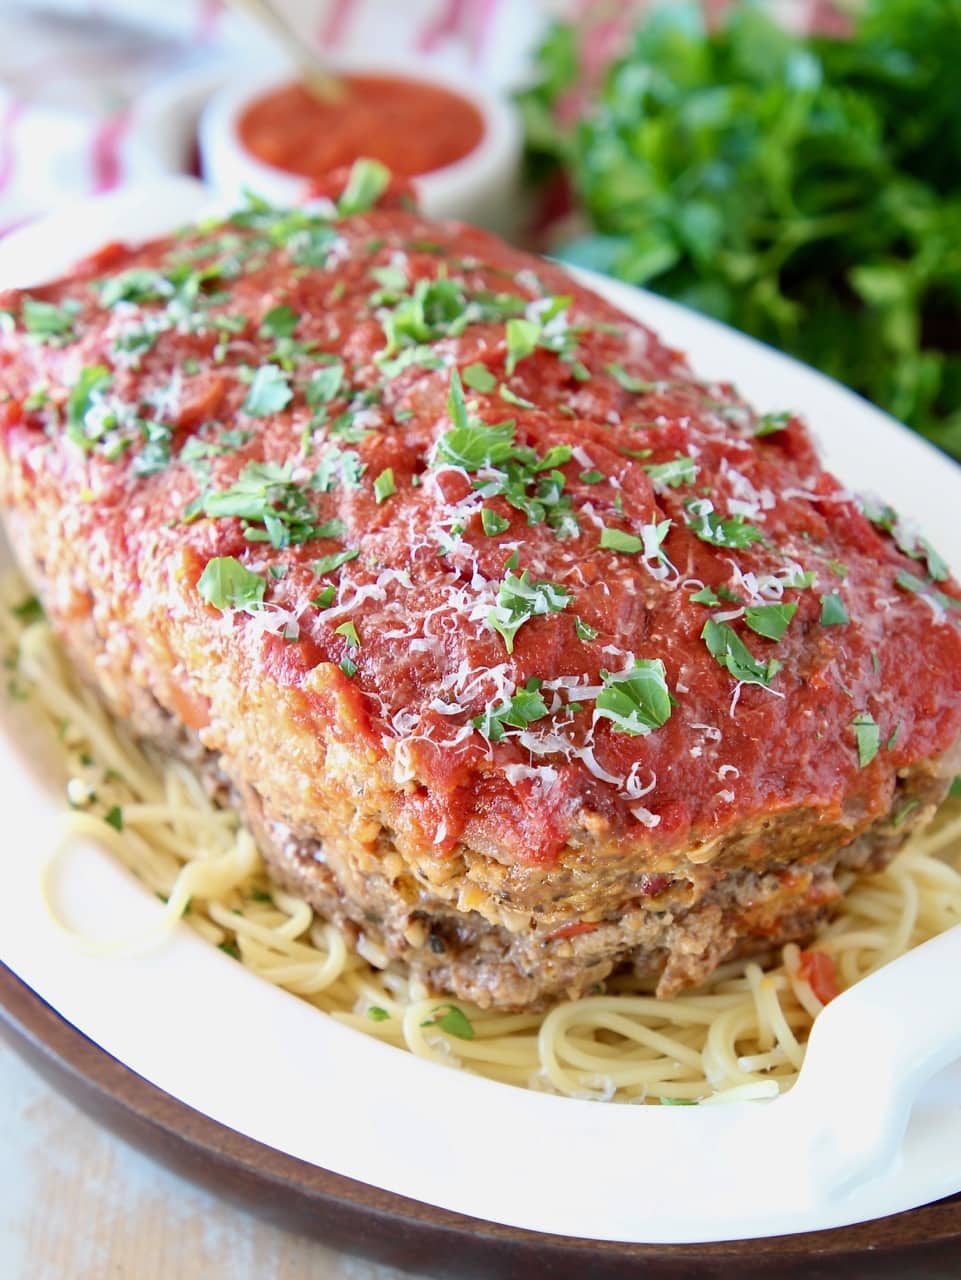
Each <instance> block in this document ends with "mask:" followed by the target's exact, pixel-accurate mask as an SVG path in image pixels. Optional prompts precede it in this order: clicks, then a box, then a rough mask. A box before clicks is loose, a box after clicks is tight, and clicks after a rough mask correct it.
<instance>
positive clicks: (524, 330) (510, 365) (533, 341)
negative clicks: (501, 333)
mask: <svg viewBox="0 0 961 1280" xmlns="http://www.w3.org/2000/svg"><path fill="white" fill-rule="evenodd" d="M540 336H541V325H539V324H538V323H537V321H536V320H524V319H521V318H519V317H518V318H515V319H511V320H508V322H507V372H508V373H509V374H511V373H513V372H514V370H515V369H516V368H517V366H518V364H520V362H521V361H522V360H526V358H527V357H528V356H529V355H531V354H532V353H533V352H534V351H536V350H537V340H538V338H539V337H540Z"/></svg>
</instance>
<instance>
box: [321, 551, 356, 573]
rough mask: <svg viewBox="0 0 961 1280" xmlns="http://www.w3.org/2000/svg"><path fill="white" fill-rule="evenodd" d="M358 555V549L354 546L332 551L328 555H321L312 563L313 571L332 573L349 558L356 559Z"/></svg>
mask: <svg viewBox="0 0 961 1280" xmlns="http://www.w3.org/2000/svg"><path fill="white" fill-rule="evenodd" d="M359 555H360V551H359V550H358V549H357V548H356V547H348V548H347V549H346V550H344V551H334V552H332V553H331V554H330V555H329V556H321V557H320V559H319V560H315V561H314V563H313V570H314V573H318V574H325V573H333V572H334V571H335V570H336V569H339V568H340V566H341V565H342V564H347V562H348V561H349V560H356V559H357V557H358V556H359Z"/></svg>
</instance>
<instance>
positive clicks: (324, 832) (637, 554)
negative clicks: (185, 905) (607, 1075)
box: [0, 175, 961, 1008]
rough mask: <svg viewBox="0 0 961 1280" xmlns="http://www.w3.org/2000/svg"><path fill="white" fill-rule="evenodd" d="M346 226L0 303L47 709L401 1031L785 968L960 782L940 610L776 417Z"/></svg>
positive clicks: (10, 517)
mask: <svg viewBox="0 0 961 1280" xmlns="http://www.w3.org/2000/svg"><path fill="white" fill-rule="evenodd" d="M368 176H370V175H368ZM375 176H376V175H375ZM355 178H356V175H355ZM362 186H363V184H360V187H359V186H358V184H357V182H356V181H355V182H354V184H353V191H352V194H351V197H350V199H349V200H348V201H347V205H348V206H350V208H349V209H348V208H347V207H345V206H344V205H343V204H342V205H341V207H340V208H338V205H337V203H336V197H337V196H338V193H339V191H340V190H341V187H342V184H341V185H340V186H338V185H337V184H336V183H334V184H332V185H331V186H330V187H329V189H328V195H329V196H331V197H333V198H332V199H328V198H326V197H324V196H322V197H320V198H318V200H317V201H316V202H315V203H313V204H312V205H309V206H307V207H306V208H305V209H302V210H297V211H293V212H291V211H273V210H269V209H266V208H261V207H259V206H258V207H256V208H253V209H251V210H247V211H245V212H243V213H241V214H239V215H237V216H235V217H234V218H232V219H229V220H227V221H226V222H223V223H221V224H219V225H216V226H210V225H206V226H204V227H203V228H201V229H188V230H187V231H185V232H183V233H181V234H178V235H176V236H173V237H170V238H168V239H164V240H160V241H155V242H153V243H151V244H148V245H146V246H143V247H140V248H126V247H121V246H117V245H113V246H108V247H107V248H105V249H104V250H103V251H101V252H100V253H99V254H97V255H96V256H95V257H94V258H92V259H90V260H89V261H87V262H85V263H84V264H82V265H81V266H80V267H78V269H77V270H76V271H75V272H74V273H73V274H71V275H70V276H69V277H67V278H65V279H63V280H60V281H57V282H56V283H54V284H49V285H46V286H44V287H42V288H37V289H33V290H30V291H27V292H22V291H21V292H16V293H8V294H6V295H3V296H2V297H0V308H2V310H3V315H4V324H3V328H2V332H0V382H2V389H3V394H4V400H3V403H2V405H0V500H2V504H3V507H4V511H5V521H6V526H7V530H8V533H9V535H10V538H11V541H12V542H13V544H14V547H15V550H16V552H17V554H18V557H19V559H20V560H21V563H22V564H23V565H24V567H25V568H26V570H27V572H28V573H29V574H30V576H31V578H32V579H33V581H34V582H35V583H36V585H37V589H38V591H39V593H40V595H41V598H42V600H43V603H44V606H45V608H46V609H47V612H48V614H49V616H50V618H51V621H52V622H53V624H54V626H55V627H56V628H57V630H58V632H59V633H60V635H61V637H62V639H63V641H64V643H65V644H66V646H67V648H68V650H69V652H70V654H71V656H72V659H73V661H74V663H75V664H76V667H77V669H78V670H79V671H80V672H81V673H82V674H83V676H84V677H85V679H87V680H88V681H89V682H90V683H91V685H92V686H93V687H95V688H96V689H97V690H98V691H99V693H100V695H101V696H102V697H103V699H104V701H105V702H106V703H107V704H108V706H109V707H110V708H111V710H112V711H113V712H114V713H116V714H117V715H118V716H120V717H121V718H124V719H126V720H128V721H129V722H130V724H131V725H132V727H133V729H134V731H135V732H136V733H137V734H138V735H139V736H140V737H142V738H144V739H146V740H150V741H154V742H157V743H160V744H162V745H163V746H164V748H165V749H167V750H172V751H176V752H178V753H180V754H182V755H183V756H184V757H185V758H188V759H190V760H191V762H192V763H193V764H194V765H195V767H197V768H198V769H200V770H202V771H204V772H205V773H206V774H207V775H208V776H209V777H211V778H212V779H214V780H215V785H218V786H220V787H222V788H224V789H225V793H228V792H229V794H230V795H231V796H232V798H233V800H234V802H235V803H236V804H237V805H238V806H239V808H240V810H241V811H242V813H243V815H244V817H245V819H246V820H247V821H248V822H249V823H250V825H251V827H252V829H253V830H254V831H255V833H256V834H257V836H258V838H259V839H260V841H261V845H262V848H263V852H264V856H265V858H266V859H267V862H268V866H269V868H270V871H271V873H272V875H273V876H274V877H275V878H276V879H277V881H278V882H280V883H282V884H284V885H286V886H287V887H289V888H291V889H292V890H294V891H295V892H297V893H299V894H302V895H303V896H304V897H305V898H307V899H308V900H309V901H310V902H311V903H313V904H314V905H315V906H316V907H317V908H318V910H320V911H321V912H323V913H324V914H325V915H327V916H329V917H331V918H333V919H335V920H337V921H338V923H340V924H341V925H342V926H343V927H344V928H345V929H347V931H348V932H349V933H350V934H351V936H352V937H353V938H354V939H355V941H356V942H357V944H358V946H359V947H360V948H361V950H362V951H363V953H364V954H366V955H368V956H372V957H374V958H375V959H376V958H379V957H383V958H384V959H386V958H388V957H393V958H399V959H402V960H404V961H405V962H406V963H408V964H409V965H410V967H411V970H412V971H413V972H414V973H415V974H416V975H417V976H418V977H420V978H422V979H423V980H424V981H425V982H427V983H428V985H430V986H431V987H432V988H433V989H434V990H436V991H438V992H441V991H444V992H452V993H454V994H456V995H460V996H465V997H470V998H471V999H474V1000H476V1001H477V1002H478V1003H479V1004H481V1005H485V1006H486V1005H497V1006H501V1007H505V1008H523V1007H532V1006H537V1005H541V1004H543V1003H545V1002H546V1001H549V1000H551V999H554V998H557V997H559V996H562V995H572V996H576V995H579V994H582V993H584V992H585V991H587V990H589V989H591V988H592V987H593V986H594V985H595V984H596V983H598V982H599V981H601V980H603V979H604V978H605V977H606V976H607V975H608V974H609V973H611V972H612V971H613V970H614V969H617V968H623V967H627V966H629V967H632V968H633V969H634V970H635V972H636V973H637V974H638V976H639V978H640V979H642V980H643V981H645V982H649V983H650V984H651V985H652V986H654V987H656V989H657V991H658V993H659V994H661V995H670V994H673V993H674V992H676V991H678V990H680V989H682V988H684V987H687V986H690V985H692V984H696V983H698V982H701V981H703V979H704V978H706V977H707V976H708V975H709V974H710V972H711V971H712V970H713V968H714V967H715V966H716V965H717V964H718V963H720V962H721V961H722V960H724V959H725V958H726V957H728V956H730V955H733V954H747V953H760V952H765V951H769V950H771V948H773V947H774V946H776V945H777V944H778V943H780V942H782V941H784V940H787V939H789V938H796V939H799V940H803V939H804V938H806V937H808V936H809V935H810V934H811V932H812V930H813V929H814V928H815V927H816V926H817V924H818V923H819V922H820V921H821V920H822V919H823V918H824V917H825V916H826V914H827V913H828V912H830V910H831V908H832V907H833V906H835V905H836V903H837V901H838V898H839V890H838V888H837V884H836V881H835V872H836V870H837V869H838V868H840V867H862V866H870V867H879V866H881V865H883V864H884V863H885V862H886V861H887V860H889V858H890V857H891V856H892V855H893V854H894V852H895V851H896V850H897V848H898V847H899V845H900V844H901V843H902V842H903V840H904V838H905V837H906V836H907V835H908V833H909V832H911V831H912V830H914V829H916V828H917V827H918V826H919V825H921V824H923V823H924V822H926V821H927V820H928V819H929V818H930V816H931V814H932V813H933V811H934V808H935V807H936V805H937V803H938V801H939V800H940V798H941V796H942V795H943V794H944V791H945V790H946V788H947V785H948V782H949V780H950V778H951V776H952V775H953V774H954V772H955V770H956V768H957V766H958V739H959V734H961V696H959V695H961V636H959V631H958V619H959V617H961V606H959V603H958V596H959V589H958V587H957V584H956V583H955V582H954V581H953V580H952V579H951V578H950V577H949V576H948V572H947V568H946V566H944V564H943V562H942V561H941V560H940V557H938V556H937V553H936V552H935V551H934V549H933V548H931V547H930V546H929V545H928V544H927V543H926V542H925V541H924V539H923V538H922V537H921V535H920V534H919V533H918V532H917V531H916V530H914V529H913V528H911V527H910V525H909V524H908V523H907V522H905V521H902V520H899V519H898V517H897V515H896V514H895V513H894V512H893V511H891V510H890V509H889V508H885V507H883V506H881V505H880V504H877V503H870V504H869V503H865V502H862V501H861V500H859V499H858V498H857V497H856V496H855V495H854V494H852V493H850V492H848V491H847V490H846V489H845V488H844V487H843V486H842V485H841V484H840V483H839V482H838V481H837V480H835V479H834V478H833V477H832V476H830V475H829V474H827V473H826V472H825V471H824V470H823V469H822V467H821V466H820V464H819V462H818V459H817V456H816V453H815V451H814V448H813V446H812V444H811V440H810V437H809V435H808V433H807V430H806V428H805V427H804V425H803V424H802V423H801V422H800V421H799V420H798V419H797V418H796V417H793V416H791V415H790V414H784V415H765V416H758V415H757V414H756V413H754V412H753V411H752V410H751V409H750V408H749V407H748V406H747V405H745V404H744V403H743V402H742V401H741V400H740V399H739V398H738V396H737V394H736V392H735V390H734V389H733V388H732V387H730V386H726V385H717V384H710V385H708V384H705V383H703V382H699V381H698V380H697V378H696V377H695V376H694V375H693V374H692V372H691V371H690V369H689V368H688V366H687V364H686V361H685V359H684V357H683V355H682V354H681V353H679V352H677V351H674V350H672V349H670V348H669V347H667V346H665V345H664V344H663V343H662V342H661V341H659V339H658V338H657V337H656V336H655V335H654V334H653V333H652V332H651V331H650V330H648V329H647V328H645V327H644V326H643V325H640V324H638V323H636V322H635V321H633V320H631V319H630V318H628V317H626V316H624V315H623V314H621V313H620V312H619V311H617V310H616V309H615V308H613V307H611V306H610V305H608V304H607V303H606V302H604V301H602V300H601V299H599V298H598V297H596V296H595V295H594V294H593V293H591V292H590V291H589V290H588V289H586V288H584V287H582V286H581V285H580V284H579V283H576V282H574V281H572V280H571V279H570V278H569V277H568V276H567V275H565V273H564V272H563V271H561V270H560V269H559V268H558V267H556V266H554V265H551V264H548V263H546V262H543V261H541V260H540V259H537V258H533V257H530V256H529V255H526V254H524V253H521V252H519V251H517V250H514V249H512V248H509V247H507V246H505V245H504V244H502V243H501V242H500V241H498V240H497V239H495V238H494V237H492V236H489V235H487V234H485V233H482V232H480V231H475V230H472V229H470V228H466V227H463V226H461V225H459V224H453V223H434V222H430V221H428V220H426V219H424V218H422V217H421V216H420V215H419V214H418V213H417V212H416V211H413V210H412V209H411V208H410V207H409V204H408V202H407V201H406V200H405V199H404V198H403V197H402V196H397V195H395V194H393V193H391V192H390V191H388V192H387V194H386V196H385V197H384V198H383V199H381V200H380V201H379V202H376V203H375V202H372V200H371V199H370V197H369V196H368V198H367V199H366V200H365V199H364V198H360V199H358V190H360V189H362ZM373 186H374V187H376V186H377V183H376V182H374V183H373ZM358 205H360V208H358V207H357V206H358ZM365 205H367V206H369V207H365Z"/></svg>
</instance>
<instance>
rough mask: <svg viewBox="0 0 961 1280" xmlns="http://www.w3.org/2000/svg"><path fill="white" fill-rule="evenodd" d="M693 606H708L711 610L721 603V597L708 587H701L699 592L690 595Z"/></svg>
mask: <svg viewBox="0 0 961 1280" xmlns="http://www.w3.org/2000/svg"><path fill="white" fill-rule="evenodd" d="M691 600H692V602H693V603H694V604H706V605H710V607H711V608H712V609H714V608H716V607H717V606H718V605H719V604H720V603H721V597H720V596H719V595H718V594H717V593H716V592H715V591H713V590H712V589H711V588H710V587H702V588H701V589H700V591H695V592H693V593H692V595H691Z"/></svg>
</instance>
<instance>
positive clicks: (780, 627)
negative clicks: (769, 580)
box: [744, 604, 797, 640]
mask: <svg viewBox="0 0 961 1280" xmlns="http://www.w3.org/2000/svg"><path fill="white" fill-rule="evenodd" d="M796 613H797V605H796V604H759V605H749V606H748V607H747V608H746V609H745V610H744V621H745V622H746V623H747V625H748V626H749V627H750V628H751V630H752V631H754V632H756V633H757V634H758V635H759V636H764V637H765V639H767V640H780V639H781V637H782V636H783V635H784V633H785V631H787V629H788V626H789V624H790V622H791V619H792V618H793V617H794V615H795V614H796Z"/></svg>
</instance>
